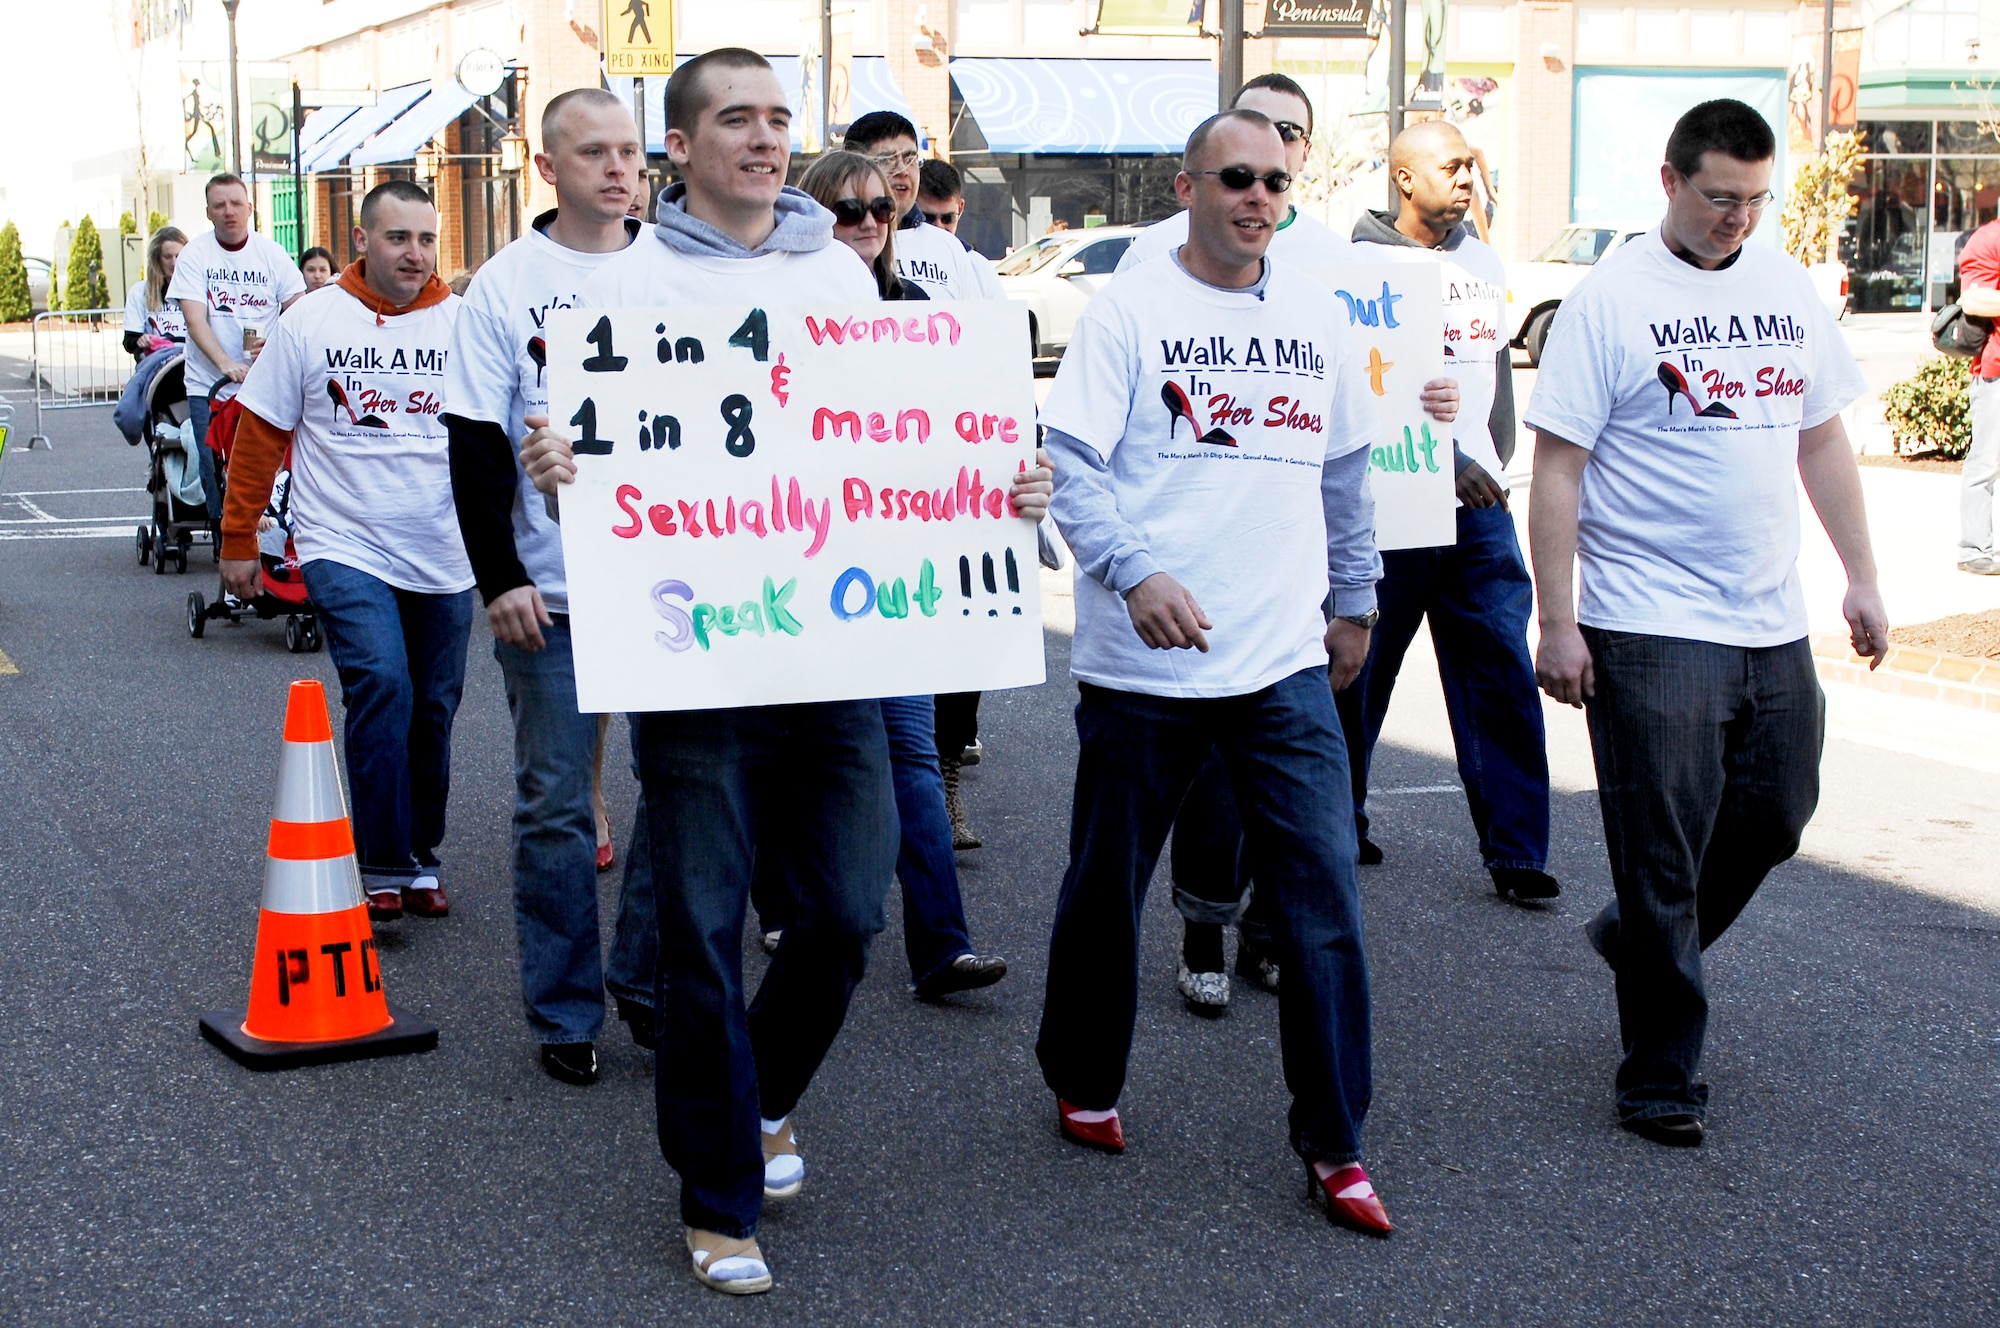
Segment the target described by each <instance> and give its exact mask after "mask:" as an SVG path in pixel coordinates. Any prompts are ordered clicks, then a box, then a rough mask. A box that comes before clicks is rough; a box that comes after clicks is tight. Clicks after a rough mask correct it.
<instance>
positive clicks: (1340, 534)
mask: <svg viewBox="0 0 2000 1328" xmlns="http://www.w3.org/2000/svg"><path fill="white" fill-rule="evenodd" d="M1285 164H1286V158H1285V145H1284V143H1283V141H1282V140H1281V138H1280V137H1279V134H1278V131H1277V130H1276V129H1275V128H1274V127H1273V126H1272V124H1271V121H1270V120H1269V119H1268V118H1266V117H1265V116H1264V115H1262V114H1260V113H1258V112H1255V111H1249V110H1234V111H1226V112H1224V113H1223V114H1221V115H1218V116H1215V117H1213V118H1212V119H1210V120H1208V121H1206V122H1205V123H1204V124H1202V126H1201V127H1200V128H1198V129H1196V130H1195V132H1194V134H1193V135H1192V136H1191V137H1190V138H1189V139H1188V145H1187V151H1186V153H1185V155H1184V156H1183V158H1182V171H1181V174H1180V175H1179V176H1178V177H1176V179H1175V181H1174V187H1175V192H1176V193H1177V194H1178V195H1179V197H1180V199H1181V201H1182V202H1183V203H1184V204H1186V205H1187V207H1188V209H1189V211H1188V216H1189V227H1188V241H1187V243H1186V244H1185V245H1184V246H1182V247H1180V248H1178V249H1176V250H1174V251H1173V252H1172V253H1171V254H1170V255H1169V256H1167V257H1165V258H1162V259H1161V260H1159V261H1158V262H1157V263H1155V264H1153V265H1151V266H1148V267H1147V268H1145V269H1143V273H1134V274H1130V275H1127V276H1125V277H1123V278H1120V279H1118V280H1116V281H1113V282H1112V283H1111V285H1110V286H1108V287H1107V288H1106V289H1105V291H1104V293H1103V294H1102V295H1100V296H1099V297H1098V299H1097V300H1096V301H1095V302H1093V303H1092V305H1091V306H1090V308H1089V309H1088V310H1086V311H1085V313H1084V316H1083V318H1082V319H1081V320H1080V321H1079V322H1078V324H1077V328H1076V337H1075V340H1074V341H1072V343H1071V345H1070V350H1069V354H1068V355H1066V356H1065V357H1064V359H1063V366H1062V371H1061V372H1060V374H1058V376H1057V378H1056V384H1055V389H1054V391H1053V392H1052V393H1051V394H1050V396H1049V400H1048V403H1047V406H1046V407H1045V409H1044V411H1043V416H1042V419H1043V423H1044V424H1045V425H1046V426H1047V428H1048V446H1049V448H1050V450H1051V451H1052V452H1056V453H1059V456H1058V460H1057V470H1056V475H1057V493H1056V504H1055V514H1056V519H1057V521H1058V523H1059V524H1060V525H1061V527H1062V531H1063V534H1064V536H1065V538H1067V539H1068V541H1069V543H1070V546H1071V548H1073V549H1074V550H1075V551H1076V555H1077V566H1078V568H1079V570H1080V572H1081V573H1082V574H1081V575H1079V576H1078V577H1077V579H1076V610H1077V625H1076V638H1075V646H1074V652H1073V655H1072V659H1073V665H1072V672H1073V673H1074V675H1075V677H1076V679H1077V681H1078V683H1079V685H1080V691H1081V697H1080V699H1079V702H1078V705H1077V711H1076V725H1077V736H1078V740H1079V747H1080V750H1079V753H1078V762H1077V775H1076V793H1075V803H1074V809H1073V812H1072V817H1073V822H1072V828H1071V837H1070V843H1071V854H1070V863H1069V870H1068V872H1067V873H1066V875H1065V876H1064V878H1063V884H1062V890H1061V894H1060V895H1059V897H1058V901H1057V905H1056V918H1055V925H1054V929H1053V934H1052V936H1051V939H1050V943H1049V975H1048V990H1047V997H1046V1001H1045V1004H1044V1006H1043V1010H1042V1025H1041V1035H1040V1039H1039V1041H1038V1042H1037V1044H1036V1054H1037V1056H1038V1058H1039V1059H1040V1062H1041V1066H1042V1075H1043V1078H1044V1080H1045V1081H1046V1082H1047V1084H1048V1086H1049V1088H1050V1089H1051V1090H1052V1091H1053V1092H1054V1093H1055V1096H1056V1109H1057V1121H1058V1127H1059V1129H1060V1130H1061V1132H1062V1134H1063V1135H1064V1136H1065V1137H1066V1138H1069V1139H1071V1140H1072V1141H1074V1142H1077V1143H1080V1144H1084V1145H1086V1146H1089V1147H1095V1148H1100V1149H1105V1150H1107V1151H1112V1152H1121V1151H1123V1149H1124V1145H1125V1141H1124V1132H1123V1125H1122V1123H1121V1122H1120V1120H1119V1117H1118V1110H1117V1104H1118V1098H1119V1095H1120V1093H1121V1092H1122V1091H1123V1089H1124V1084H1125V1071H1126V1062H1127V1060H1128V1058H1129V1056H1130V1053H1131V1045H1132V1030H1133V1024H1134V1020H1135V1015H1136V1010H1137V989H1138V941H1139V937H1138V921H1139V913H1140V905H1141V903H1142V901H1143V899H1144V897H1145V891H1146V886H1147V883H1148V881H1149V880H1150V879H1151V877H1152V875H1153V869H1154V866H1155V864H1156V862H1157V861H1158V858H1159V853H1160V848H1161V844H1162V842H1163V841H1164V840H1165V838H1166V835H1167V831H1168V828H1169V827H1170V826H1171V825H1172V823H1173V819H1174V813H1175V809H1176V808H1177V807H1178V806H1179V805H1180V803H1181V801H1182V798H1183V796H1184V795H1185V794H1186V793H1187V791H1188V788H1189V786H1190V785H1191V784H1192V783H1193V781H1194V779H1195V775H1196V772H1197V770H1198V769H1199V768H1200V766H1201V765H1202V763H1203V761H1204V760H1205V759H1206V758H1207V757H1208V754H1209V752H1210V751H1211V749H1215V750H1218V751H1219V752H1220V754H1221V758H1222V761H1223V763H1224V765H1225V767H1226V768H1227V770H1228V773H1229V776H1230V780H1231V783H1232V785H1233V792H1234V794H1235V798H1236V803H1237V806H1238V808H1239V810H1240V813H1241V816H1242V820H1243V824H1244V829H1245V833H1246V836H1247V838H1248V841H1249V846H1250V851H1251V854H1252V856H1253V857H1254V859H1255V860H1256V862H1257V864H1258V869H1259V881H1258V887H1259V889H1262V890H1268V891H1269V892H1270V895H1271V899H1272V903H1273V905H1274V911H1275V913H1276V914H1277V916H1278V917H1279V918H1280V919H1281V920H1282V925H1280V926H1279V927H1277V928H1276V929H1275V932H1276V935H1275V938H1274V942H1275V948H1276V950H1277V958H1278V961H1279V963H1280V964H1281V965H1283V966H1284V972H1285V980H1284V984H1283V986H1282V988H1281V989H1280V991H1279V1002H1280V1006H1279V1008H1280V1015H1279V1019H1280V1026H1281V1029H1282V1038H1283V1050H1284V1059H1285V1077H1286V1082H1287V1083H1288V1084H1289V1085H1290V1086H1291V1088H1292V1093H1293V1101H1292V1109H1291V1136H1292V1139H1291V1142H1292V1147H1293V1148H1294V1150H1296V1151H1297V1153H1298V1154H1299V1156H1300V1157H1301V1158H1302V1159H1303V1160H1304V1162H1305V1165H1306V1167H1307V1170H1308V1178H1309V1180H1310V1182H1311V1183H1312V1185H1313V1187H1314V1188H1315V1189H1316V1190H1318V1191H1320V1192H1321V1193H1323V1194H1324V1195H1325V1197H1326V1200H1327V1204H1328V1208H1329V1212H1330V1213H1331V1215H1332V1216H1333V1217H1334V1219H1335V1220H1336V1221H1339V1222H1341V1223H1343V1224H1345V1225H1348V1226H1350V1227H1353V1228H1355V1229H1358V1230H1362V1231H1366V1232H1370V1233H1372V1234H1378V1235H1386V1234H1387V1233H1388V1232H1389V1230H1390V1225H1389V1219H1388V1216H1387V1214H1386V1213H1385V1212H1384V1211H1383V1208H1382V1205H1381V1202H1380V1201H1379V1200H1378V1199H1377V1198H1376V1197H1375V1192H1374V1188H1373V1186H1372V1185H1371V1184H1370V1183H1369V1180H1368V1176H1367V1173H1366V1172H1364V1171H1363V1170H1362V1168H1361V1165H1360V1159H1361V1138H1360V1131H1361V1122H1362V1119H1363V1117H1364V1116H1366V1114H1367V1111H1368V1103H1369V1097H1370V1093H1371V1072H1370V1064H1369V1058H1370V1050H1369V1015H1368V975H1367V964H1366V960H1365V957H1364V954H1363V950H1362V939H1361V912H1360V901H1359V899H1358V897H1357V894H1356V880H1355V876H1356V863H1355V840H1354V818H1353V804H1352V801H1351V799H1350V796H1349V793H1348V778H1347V757H1346V749H1345V747H1344V746H1343V744H1342V742H1341V736H1340V721H1339V719H1338V717H1337V716H1336V714H1335V711H1334V703H1333V695H1332V692H1331V690H1330V689H1329V687H1328V671H1329V663H1331V666H1332V673H1333V675H1334V679H1333V680H1334V682H1335V684H1336V685H1343V684H1344V683H1345V682H1346V681H1347V680H1348V679H1349V678H1352V677H1353V675H1354V673H1355V672H1356V671H1357V670H1359V669H1360V667H1361V663H1362V660H1363V659H1364V658H1365V657H1366V655H1367V650H1368V635H1369V630H1368V625H1367V624H1368V623H1369V622H1370V621H1371V619H1372V615H1373V610H1374V607H1375V580H1376V578H1377V576H1378V575H1379V568H1380V564H1379V560H1378V559H1377V557H1376V554H1375V546H1374V510H1373V501H1372V499H1371V498H1370V496H1369V490H1368V478H1367V476H1368V466H1369V464H1370V452H1369V446H1368V445H1369V444H1370V443H1371V442H1372V441H1373V439H1374V435H1375V409H1374V404H1373V400H1372V398H1371V396H1370V393H1369V387H1368V381H1367V378H1366V375H1365V373H1364V372H1363V370H1362V367H1361V362H1360V358H1359V357H1358V356H1357V355H1355V354H1354V346H1353V344H1352V341H1351V339H1350V335H1349V332H1348V329H1347V327H1346V326H1345V322H1344V319H1343V317H1342V315H1341V312H1340V306H1339V305H1338V304H1336V303H1335V302H1334V301H1333V300H1331V299H1329V298H1328V292H1327V290H1326V289H1325V288H1324V287H1322V286H1321V285H1319V283H1318V282H1316V281H1314V280H1313V279H1312V278H1310V277H1308V276H1307V275H1306V274H1305V273H1304V272H1303V271H1301V270H1298V269H1293V268H1289V267H1286V266H1284V265H1283V264H1281V263H1278V262H1275V261H1273V260H1270V259H1268V258H1266V257H1265V249H1266V247H1267V246H1268V245H1269V244H1270V242H1271V235H1272V232H1273V230H1274V229H1275V227H1276V226H1277V223H1278V221H1279V217H1280V212H1281V209H1282V208H1283V200H1284V195H1285V194H1286V192H1287V191H1288V190H1289V189H1290V187H1291V176H1290V175H1289V173H1288V172H1287V171H1286V170H1285ZM1182 430H1186V432H1185V433H1183V432H1182ZM1329 588H1331V591H1332V597H1333V601H1334V612H1335V614H1336V615H1337V616H1336V617H1335V618H1334V619H1333V621H1332V623H1331V624H1330V625H1329V624H1328V623H1327V622H1326V620H1325V619H1324V618H1322V616H1321V612H1320V606H1321V604H1322V602H1323V601H1324V600H1325V599H1326V598H1327V594H1328V591H1329Z"/></svg>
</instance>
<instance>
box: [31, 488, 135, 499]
mask: <svg viewBox="0 0 2000 1328" xmlns="http://www.w3.org/2000/svg"><path fill="white" fill-rule="evenodd" d="M144 492H145V490H144V489H20V490H11V489H10V490H6V491H0V498H53V497H55V496H56V495H57V494H65V493H144Z"/></svg>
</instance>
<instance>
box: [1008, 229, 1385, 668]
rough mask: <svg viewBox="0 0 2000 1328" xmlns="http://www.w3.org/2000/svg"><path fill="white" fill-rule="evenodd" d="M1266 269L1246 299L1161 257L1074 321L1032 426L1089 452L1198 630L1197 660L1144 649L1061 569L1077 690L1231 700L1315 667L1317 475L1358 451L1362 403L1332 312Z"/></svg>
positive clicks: (1321, 590) (1097, 591)
mask: <svg viewBox="0 0 2000 1328" xmlns="http://www.w3.org/2000/svg"><path fill="white" fill-rule="evenodd" d="M1268 261H1270V269H1271V270H1270V273H1269V280H1268V282H1267V283H1266V285H1265V288H1264V297H1263V298H1262V299H1259V298H1258V297H1257V296H1256V295H1254V294H1251V293H1249V292H1240V291H1224V290H1218V289H1216V288H1215V287H1212V286H1208V285H1204V284H1203V283H1202V282H1199V281H1197V280H1195V279H1194V278H1193V277H1191V276H1189V275H1188V274H1187V273H1186V272H1184V271H1182V270H1181V266H1180V264H1178V263H1176V262H1173V261H1171V260H1169V261H1167V262H1164V263H1159V264H1155V265H1153V266H1150V267H1148V268H1147V269H1146V271H1145V273H1144V275H1143V276H1134V275H1130V274H1128V275H1126V276H1123V277H1118V278H1115V279H1113V280H1112V282H1111V283H1110V284H1109V285H1107V286H1106V287H1105V288H1104V290H1103V291H1102V292H1100V293H1099V294H1098V296H1097V298H1096V299H1094V300H1092V301H1091V303H1090V305H1089V307H1088V308H1086V309H1085V310H1084V312H1083V316H1082V317H1081V318H1080V319H1078V320H1077V324H1076V332H1075V335H1074V338H1073V339H1072V340H1071V342H1070V344H1069V349H1068V351H1067V352H1066V353H1065V354H1064V356H1063V362H1062V368H1061V370H1060V371H1059V372H1058V373H1057V374H1056V381H1055V386H1054V388H1053V390H1051V392H1050V393H1049V399H1048V403H1047V404H1046V405H1045V406H1043V407H1042V415H1041V422H1042V423H1043V424H1045V425H1047V426H1048V427H1049V428H1051V429H1059V430H1061V431H1062V432H1063V433H1066V434H1069V435H1070V436H1071V437H1073V438H1075V439H1077V440H1078V441H1079V442H1082V443H1084V444H1085V445H1087V446H1089V447H1092V448H1094V449H1096V450H1097V452H1098V453H1099V454H1101V455H1102V456H1103V457H1104V458H1105V460H1106V462H1107V464H1108V465H1109V467H1110V474H1111V486H1112V488H1113V490H1114V491H1115V493H1116V497H1117V502H1118V511H1119V514H1120V515H1121V516H1122V517H1124V519H1125V520H1126V521H1128V522H1130V523H1131V524H1132V526H1133V527H1134V528H1135V529H1137V530H1138V532H1139V534H1140V535H1141V536H1142V537H1143V538H1144V539H1145V541H1146V547H1147V551H1148V552H1149V553H1150V554H1151V555H1152V557H1153V559H1154V560H1155V561H1156V562H1157V563H1158V564H1159V565H1160V568H1161V570H1163V571H1165V572H1166V573H1167V574H1168V575H1170V576H1172V577H1173V578H1174V579H1175V580H1176V581H1178V582H1180V583H1181V584H1182V585H1183V586H1185V587H1187V589H1188V591H1189V593H1190V594H1192V595H1193V596H1194V598H1195V602H1196V603H1198V604H1200V605H1201V607H1202V610H1203V611H1204V612H1205V613H1207V615H1208V617H1209V620H1210V621H1211V622H1213V623H1214V624H1215V627H1214V630H1212V631H1210V632H1209V633H1208V634H1207V635H1208V644H1209V648H1208V652H1207V653H1206V654H1203V653H1202V652H1200V651H1196V650H1152V649H1149V648H1148V647H1147V646H1146V643H1145V642H1143V641H1141V640H1140V639H1139V636H1138V633H1137V632H1135V631H1133V629H1132V618H1131V614H1130V613H1128V612H1127V611H1126V608H1125V602H1124V600H1123V599H1122V598H1120V597H1119V595H1118V594H1117V593H1116V592H1115V591H1112V590H1109V589H1107V588H1106V587H1105V586H1103V585H1101V584H1099V583H1098V582H1097V581H1095V580H1093V579H1092V578H1090V577H1088V576H1079V577H1077V578H1076V639H1075V644H1074V646H1073V647H1072V651H1071V656H1070V659H1071V667H1070V672H1071V673H1072V674H1073V675H1074V676H1075V677H1077V678H1078V679H1081V680H1082V681H1084V682H1091V683H1096V684H1098V685H1100V686H1104V687H1112V688H1117V689H1118V690H1120V691H1128V692H1144V693H1148V694H1150V695H1154V696H1182V697H1197V696H1239V695H1243V694H1244V693H1248V692H1254V691H1257V690H1259V689H1261V688H1264V687H1268V686H1270V685H1271V684H1272V683H1275V682H1277V681H1279V680H1280V679H1282V678H1286V677H1289V676H1291V675H1292V674H1294V673H1297V672H1298V671H1299V670H1300V669H1306V668H1313V667H1316V666H1324V665H1325V664H1326V662H1327V656H1326V646H1325V641H1324V638H1325V634H1326V620H1325V619H1324V618H1323V617H1321V615H1320V605H1321V603H1322V601H1324V600H1325V598H1326V592H1327V572H1326V562H1327V548H1326V539H1327V537H1326V508H1325V503H1324V499H1323V497H1322V494H1321V490H1320V478H1321V470H1322V467H1323V466H1324V465H1325V463H1326V462H1327V461H1328V460H1330V459H1331V458H1334V457H1338V456H1342V455H1344V454H1346V453H1348V452H1351V451H1353V450H1355V449H1356V448H1360V447H1365V446H1367V445H1368V444H1369V442H1370V441H1372V439H1373V437H1374V431H1375V406H1374V399H1373V398H1372V397H1370V396H1369V394H1368V387H1367V376H1366V373H1365V372H1364V371H1363V370H1362V368H1361V362H1360V359H1359V357H1358V356H1356V355H1355V354H1354V353H1353V348H1352V346H1351V345H1350V344H1349V341H1348V334H1347V320H1346V318H1345V317H1344V316H1343V315H1341V314H1340V313H1339V312H1338V311H1339V309H1340V305H1339V303H1338V302H1337V301H1336V300H1334V299H1333V297H1332V296H1331V294H1330V293H1329V292H1328V291H1327V289H1326V288H1325V287H1324V286H1322V285H1320V284H1319V283H1318V282H1317V281H1314V280H1313V279H1312V278H1311V277H1309V276H1307V275H1305V274H1304V273H1303V272H1300V271H1298V270H1297V269H1296V268H1287V267H1285V266H1284V265H1283V264H1282V263H1280V262H1278V261H1276V260H1268ZM1189 411H1191V412H1192V414H1193V415H1194V417H1195V418H1194V420H1193V421H1192V422H1191V421H1190V420H1189V418H1188V412H1189ZM1217 431H1220V436H1218V433H1217ZM1055 517H1056V521H1057V524H1058V525H1060V524H1061V523H1062V520H1063V513H1062V494H1061V491H1060V490H1058V491H1057V495H1056V502H1055Z"/></svg>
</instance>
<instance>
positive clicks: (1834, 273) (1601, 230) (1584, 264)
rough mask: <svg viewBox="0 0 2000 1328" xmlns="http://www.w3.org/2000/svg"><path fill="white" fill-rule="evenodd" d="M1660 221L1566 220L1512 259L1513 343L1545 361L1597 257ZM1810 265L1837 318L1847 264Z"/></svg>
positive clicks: (1842, 309) (1843, 304) (1531, 359)
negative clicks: (1537, 247) (1570, 298)
mask: <svg viewBox="0 0 2000 1328" xmlns="http://www.w3.org/2000/svg"><path fill="white" fill-rule="evenodd" d="M1658 224H1659V223H1657V222H1650V221H1649V222H1626V223H1624V224H1622V225H1617V226H1607V225H1599V224H1577V225H1571V226H1565V227H1563V228H1562V229H1561V230H1559V231H1557V232H1556V237H1555V239H1553V240H1550V241H1549V243H1548V246H1547V247H1546V248H1544V249H1543V250H1542V252H1541V253H1539V254H1536V255H1535V257H1534V258H1533V259H1531V260H1529V261H1528V262H1526V263H1509V264H1507V321H1508V323H1509V324H1510V325H1511V326H1512V328H1513V329H1514V331H1513V336H1512V337H1510V338H1509V343H1510V344H1512V345H1515V346H1519V347H1521V348H1522V349H1523V350H1525V351H1527V352H1528V363H1529V364H1531V365H1534V364H1540V363H1541V362H1542V343H1543V342H1545V341H1547V340H1548V339H1549V325H1550V324H1551V323H1553V322H1554V321H1555V317H1556V309H1557V308H1558V307H1559V306H1560V305H1561V304H1562V302H1563V297H1564V296H1566V295H1568V294H1569V293H1570V292H1571V291H1573V290H1575V289H1576V284H1577V283H1578V282H1579V281H1582V280H1583V279H1584V277H1586V276H1588V275H1589V273H1590V268H1591V265H1592V264H1593V263H1596V262H1597V261H1598V260H1599V259H1601V258H1603V257H1604V256H1605V255H1606V254H1608V253H1611V252H1612V251H1613V250H1615V249H1617V248H1618V247H1619V246H1621V245H1626V244H1630V243H1631V242H1632V241H1633V240H1636V239H1638V238H1639V237H1640V236H1642V235H1644V234H1646V233H1647V232H1649V231H1651V230H1652V229H1653V228H1654V227H1655V226H1656V225H1658ZM1806 271H1807V272H1808V273H1809V274H1810V275H1811V277H1812V279H1813V289H1814V290H1815V291H1817V292H1818V293H1819V297H1820V300H1821V302H1822V303H1824V304H1825V305H1826V309H1827V312H1828V313H1830V314H1832V315H1833V316H1834V317H1835V318H1839V317H1840V316H1841V315H1842V314H1844V313H1846V312H1847V285H1848V282H1847V266H1846V264H1844V263H1821V264H1818V265H1817V266H1814V267H1810V268H1807V269H1806Z"/></svg>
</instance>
